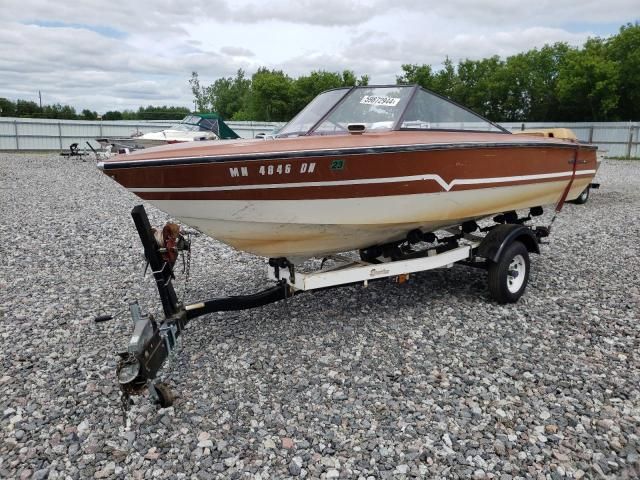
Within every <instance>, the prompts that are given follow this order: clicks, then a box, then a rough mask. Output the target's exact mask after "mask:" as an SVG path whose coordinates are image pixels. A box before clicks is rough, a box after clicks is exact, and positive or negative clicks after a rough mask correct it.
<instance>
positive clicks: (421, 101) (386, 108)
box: [277, 85, 508, 137]
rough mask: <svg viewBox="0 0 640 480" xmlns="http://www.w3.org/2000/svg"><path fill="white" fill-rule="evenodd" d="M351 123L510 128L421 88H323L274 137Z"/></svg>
mask: <svg viewBox="0 0 640 480" xmlns="http://www.w3.org/2000/svg"><path fill="white" fill-rule="evenodd" d="M351 124H360V125H364V127H365V132H370V131H385V130H394V129H395V130H466V131H476V132H503V133H508V132H507V131H506V130H504V129H503V128H502V127H500V126H499V125H496V124H494V123H492V122H490V121H489V120H487V119H485V118H483V117H481V116H480V115H477V114H475V113H473V112H472V111H471V110H468V109H466V108H464V107H462V106H460V105H458V104H456V103H454V102H452V101H451V100H448V99H446V98H444V97H441V96H440V95H437V94H435V93H433V92H430V91H428V90H426V89H424V88H421V87H418V86H414V85H393V86H366V87H353V88H350V89H346V88H345V89H336V90H329V91H327V92H324V93H321V94H320V95H318V96H317V97H316V98H314V99H313V100H312V101H311V103H309V104H308V105H307V106H306V107H305V108H304V109H303V110H302V111H301V112H300V113H299V114H298V115H296V117H295V118H294V119H293V120H291V121H290V122H289V123H288V124H286V125H285V126H284V127H283V128H282V130H280V132H279V133H278V135H277V136H278V137H290V136H299V135H338V134H345V133H348V131H349V129H348V127H349V125H351Z"/></svg>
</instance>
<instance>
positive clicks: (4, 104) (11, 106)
mask: <svg viewBox="0 0 640 480" xmlns="http://www.w3.org/2000/svg"><path fill="white" fill-rule="evenodd" d="M15 116H16V104H15V103H14V102H12V101H11V100H9V99H7V98H2V97H0V117H15Z"/></svg>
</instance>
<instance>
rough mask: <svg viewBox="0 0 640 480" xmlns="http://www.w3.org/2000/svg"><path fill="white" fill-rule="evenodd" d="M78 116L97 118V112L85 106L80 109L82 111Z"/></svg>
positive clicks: (87, 118) (85, 118) (90, 118)
mask: <svg viewBox="0 0 640 480" xmlns="http://www.w3.org/2000/svg"><path fill="white" fill-rule="evenodd" d="M80 118H81V119H82V120H97V119H98V114H97V113H96V112H93V111H91V110H89V109H87V108H85V109H84V110H82V113H81V114H80Z"/></svg>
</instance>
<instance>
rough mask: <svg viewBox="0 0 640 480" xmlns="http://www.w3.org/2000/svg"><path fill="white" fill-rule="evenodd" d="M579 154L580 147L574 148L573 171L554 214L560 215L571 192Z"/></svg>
mask: <svg viewBox="0 0 640 480" xmlns="http://www.w3.org/2000/svg"><path fill="white" fill-rule="evenodd" d="M579 153H580V146H579V145H578V148H576V151H575V154H574V156H573V171H572V172H571V178H570V179H569V183H567V187H566V188H565V189H564V192H563V193H562V197H560V201H559V202H558V204H557V205H556V213H560V210H562V207H563V206H564V203H565V201H566V200H567V196H568V195H569V192H570V191H571V186H572V185H573V180H574V179H575V178H576V168H577V166H578V154H579Z"/></svg>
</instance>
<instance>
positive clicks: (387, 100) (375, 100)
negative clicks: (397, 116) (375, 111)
mask: <svg viewBox="0 0 640 480" xmlns="http://www.w3.org/2000/svg"><path fill="white" fill-rule="evenodd" d="M399 101H400V99H399V98H393V97H379V96H377V95H365V96H364V97H363V98H362V100H360V103H363V104H364V105H382V106H383V107H395V106H396V105H398V102H399Z"/></svg>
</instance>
